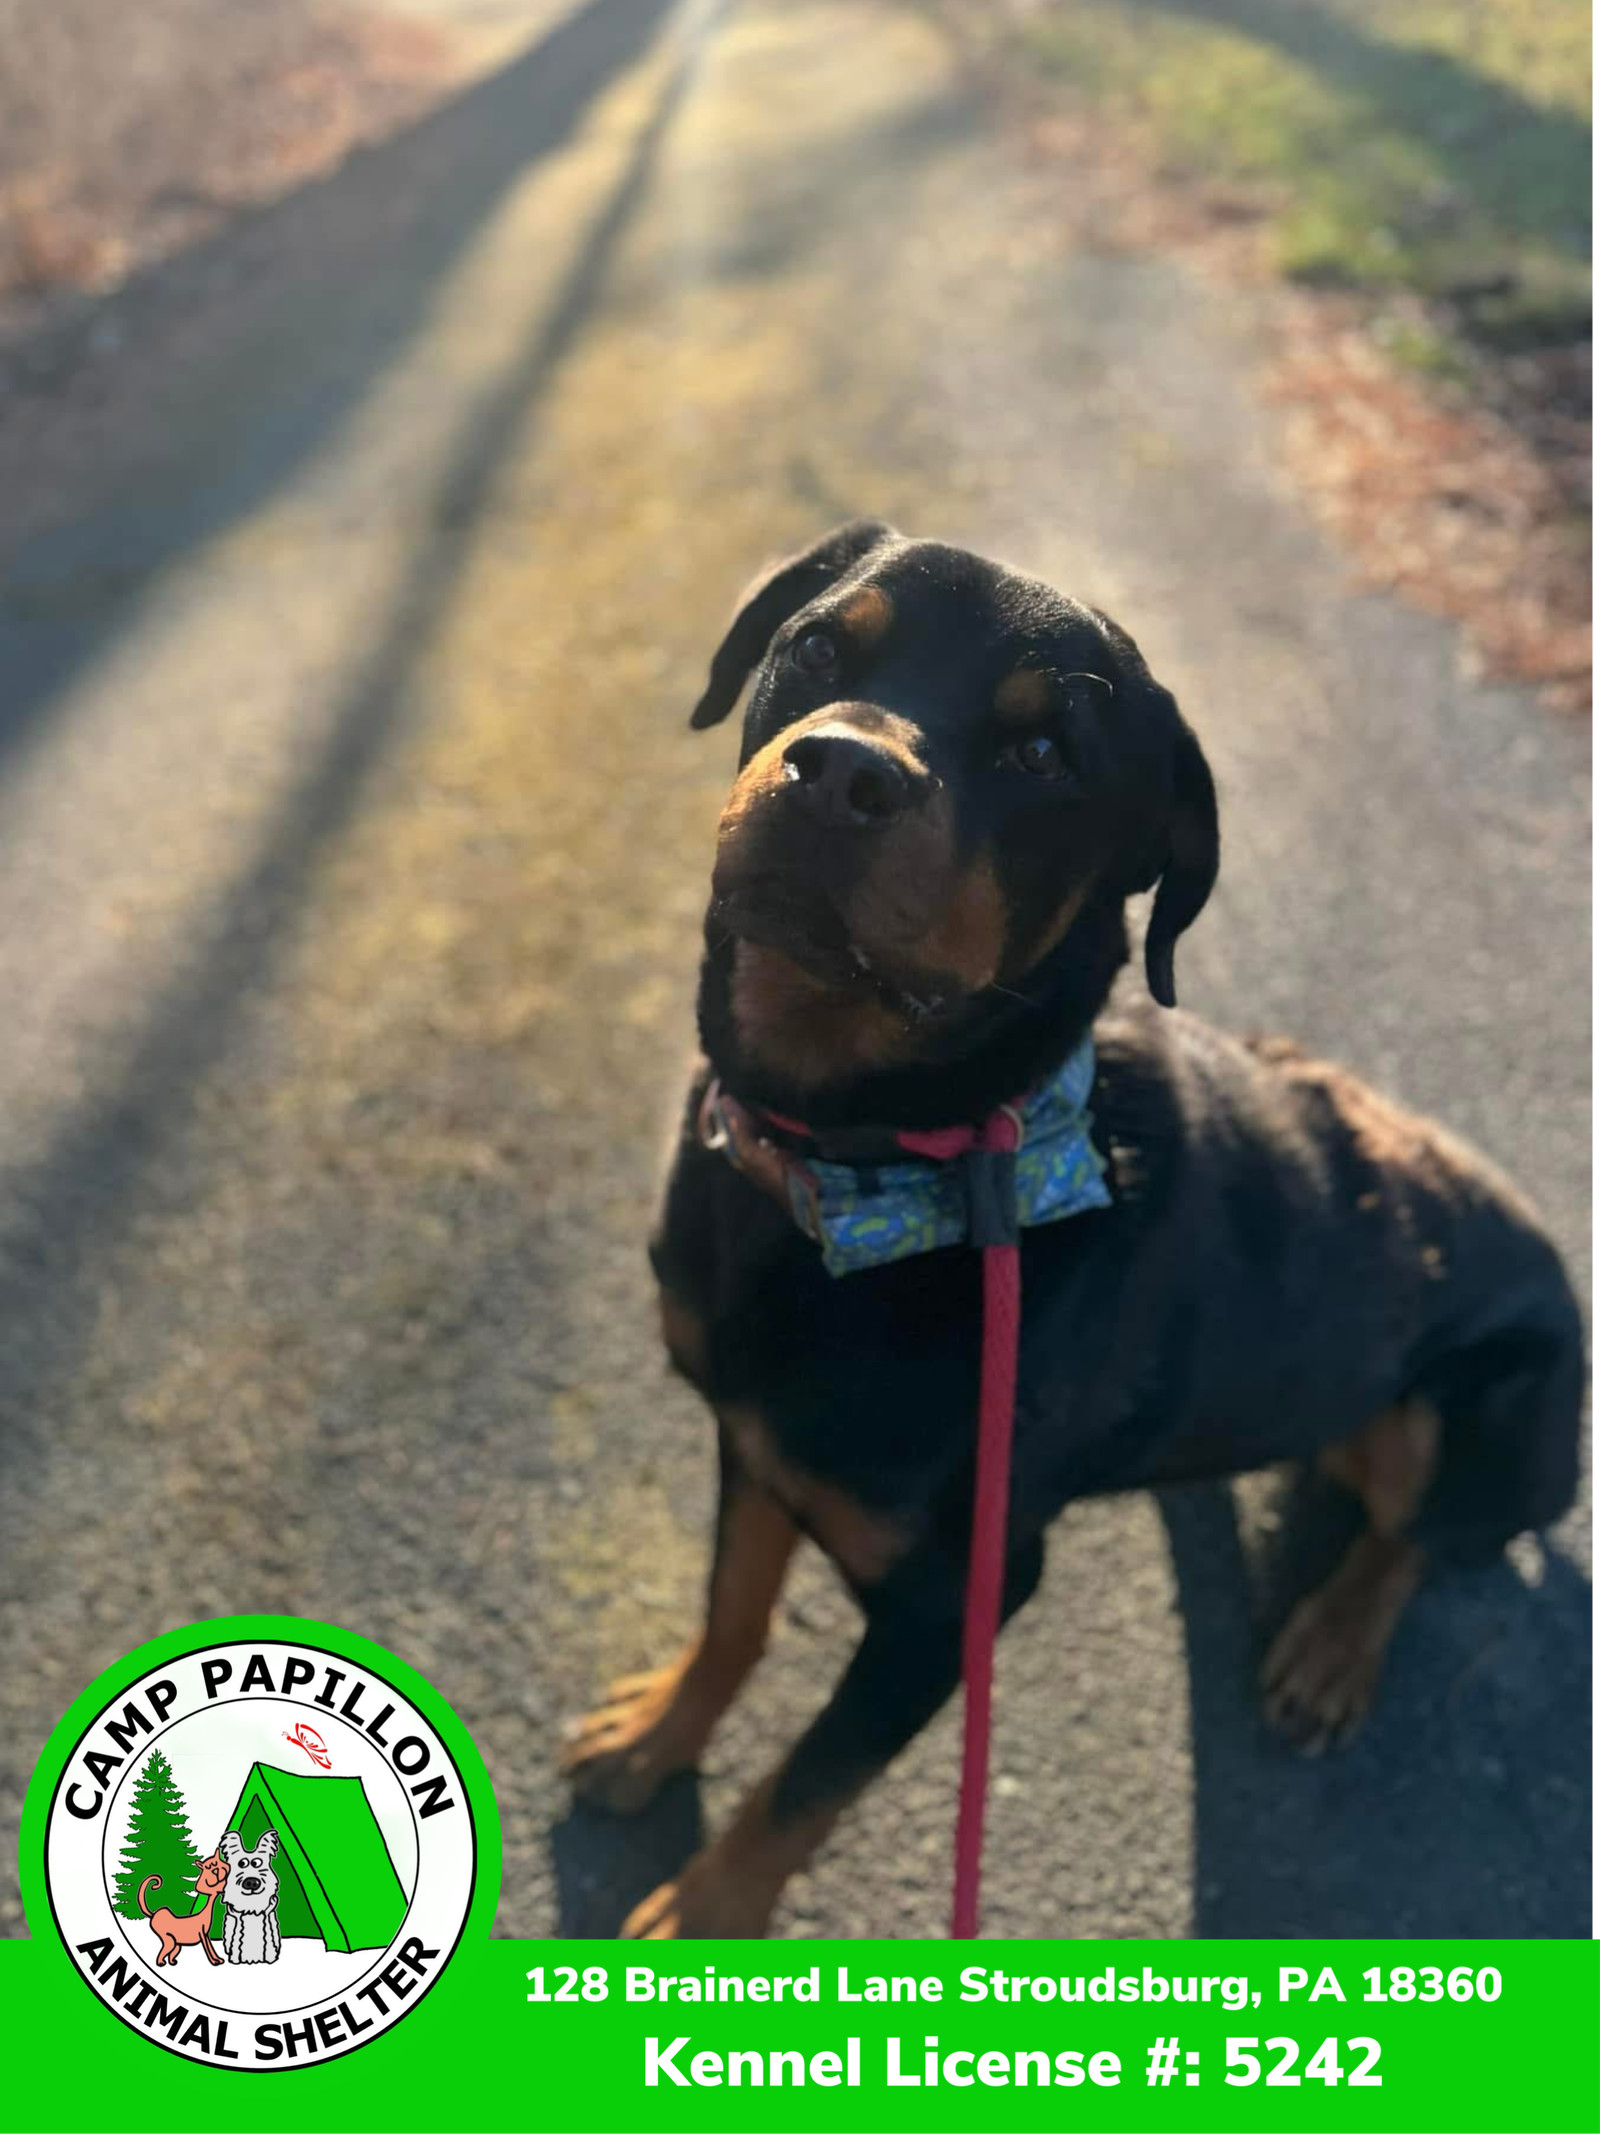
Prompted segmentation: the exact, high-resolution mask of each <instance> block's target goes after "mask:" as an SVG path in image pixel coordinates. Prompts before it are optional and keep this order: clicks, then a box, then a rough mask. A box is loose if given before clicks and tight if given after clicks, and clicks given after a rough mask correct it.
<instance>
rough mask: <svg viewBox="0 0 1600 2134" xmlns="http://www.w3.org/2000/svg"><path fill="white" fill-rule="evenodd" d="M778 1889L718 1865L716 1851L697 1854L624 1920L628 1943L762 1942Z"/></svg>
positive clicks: (623, 1932) (623, 1925)
mask: <svg viewBox="0 0 1600 2134" xmlns="http://www.w3.org/2000/svg"><path fill="white" fill-rule="evenodd" d="M775 1901H776V1896H775V1893H768V1892H766V1891H763V1890H761V1889H759V1888H756V1887H753V1886H752V1884H751V1883H750V1881H749V1880H748V1878H746V1877H742V1876H738V1875H735V1874H733V1873H732V1872H730V1871H729V1870H728V1869H726V1868H724V1867H722V1866H721V1865H719V1863H718V1860H717V1856H716V1852H715V1850H714V1849H713V1850H711V1851H709V1852H702V1853H696V1855H695V1857H694V1858H693V1859H692V1860H691V1861H690V1862H689V1864H688V1866H687V1867H686V1868H685V1869H684V1871H683V1873H682V1874H681V1875H680V1876H679V1877H678V1879H677V1881H676V1882H663V1883H662V1885H661V1887H660V1888H659V1889H658V1890H652V1891H651V1893H650V1895H649V1896H648V1897H646V1899H645V1900H644V1902H643V1904H636V1905H635V1906H634V1908H633V1910H632V1911H631V1912H630V1913H629V1914H628V1916H627V1918H626V1919H625V1920H624V1921H623V1923H622V1931H621V1938H622V1940H624V1941H699V1940H706V1941H759V1940H760V1939H761V1937H762V1936H763V1935H764V1934H765V1933H766V1931H767V1927H768V1924H769V1922H770V1921H771V1918H772V1907H773V1904H774V1902H775Z"/></svg>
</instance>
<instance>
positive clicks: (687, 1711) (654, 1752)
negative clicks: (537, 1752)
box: [561, 1660, 716, 1815]
mask: <svg viewBox="0 0 1600 2134" xmlns="http://www.w3.org/2000/svg"><path fill="white" fill-rule="evenodd" d="M715 1716H716V1714H715V1712H714V1711H713V1710H712V1709H711V1708H710V1704H709V1700H707V1699H706V1698H705V1697H703V1696H702V1695H701V1694H700V1691H699V1687H698V1685H697V1682H696V1678H695V1669H694V1664H693V1661H692V1660H689V1661H678V1662H676V1663H675V1664H674V1665H673V1666H671V1667H658V1668H654V1669H652V1671H651V1672H650V1673H649V1674H643V1675H624V1676H623V1677H622V1679H621V1680H620V1681H618V1682H613V1683H612V1685H611V1687H610V1689H609V1690H608V1691H607V1692H606V1697H605V1702H604V1703H603V1704H601V1705H599V1706H598V1707H597V1708H596V1709H595V1710H594V1711H592V1712H590V1713H589V1714H588V1716H587V1717H586V1718H583V1719H580V1720H578V1721H577V1722H576V1723H575V1724H574V1726H573V1727H572V1729H571V1732H570V1736H569V1739H568V1741H567V1745H566V1747H565V1748H564V1749H563V1750H562V1753H561V1769H562V1772H563V1775H564V1776H565V1777H566V1779H567V1781H568V1783H569V1784H570V1785H571V1787H572V1790H573V1792H574V1793H576V1794H578V1795H579V1796H580V1797H581V1798H582V1799H584V1800H586V1801H590V1802H592V1803H593V1804H594V1806H595V1807H597V1808H609V1809H611V1810H612V1812H613V1813H614V1814H617V1815H634V1814H636V1813H637V1812H638V1811H639V1809H641V1808H644V1807H647V1806H648V1805H649V1803H650V1802H651V1801H652V1800H653V1799H654V1798H655V1796H656V1794H657V1793H658V1792H659V1791H660V1789H661V1787H662V1786H663V1785H664V1784H665V1782H666V1781H667V1779H669V1778H671V1777H672V1776H673V1774H674V1773H675V1772H678V1771H691V1770H693V1768H694V1766H695V1765H696V1764H697V1763H698V1762H699V1760H700V1752H701V1750H702V1749H703V1748H704V1747H705V1745H706V1738H707V1736H708V1735H709V1733H710V1731H711V1726H712V1723H713V1721H714V1719H715Z"/></svg>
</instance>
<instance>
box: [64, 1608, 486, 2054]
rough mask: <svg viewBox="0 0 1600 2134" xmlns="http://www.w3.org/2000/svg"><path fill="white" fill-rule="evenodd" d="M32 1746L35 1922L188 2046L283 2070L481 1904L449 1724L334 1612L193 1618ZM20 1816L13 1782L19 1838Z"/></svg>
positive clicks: (481, 1789) (476, 1817)
mask: <svg viewBox="0 0 1600 2134" xmlns="http://www.w3.org/2000/svg"><path fill="white" fill-rule="evenodd" d="M254 1620H259V1621H262V1622H265V1623H268V1624H270V1626H271V1628H272V1630H274V1631H276V1632H278V1633H282V1632H285V1631H287V1632H288V1633H290V1634H288V1635H283V1634H276V1635H266V1634H251V1632H250V1629H249V1628H248V1626H249V1625H250V1624H251V1623H252V1621H254ZM296 1632H298V1633H299V1634H298V1635H296V1634H294V1633H296ZM241 1633H243V1634H241ZM63 1734H65V1735H67V1736H69V1737H70V1738H68V1739H67V1740H65V1741H64V1742H63V1740H62V1736H63ZM51 1751H59V1752H60V1753H58V1754H56V1755H55V1756H52V1753H51ZM51 1751H47V1752H46V1758H45V1759H44V1762H42V1763H41V1775H43V1774H44V1770H45V1764H47V1763H51V1764H53V1765H54V1775H53V1780H52V1784H51V1791H50V1794H49V1797H48V1802H47V1805H45V1806H44V1808H43V1811H42V1813H43V1822H44V1827H43V1833H42V1835H43V1848H42V1850H43V1865H44V1885H45V1893H46V1899H47V1902H48V1905H49V1908H50V1912H51V1915H52V1917H53V1919H54V1921H55V1925H56V1929H57V1931H58V1932H59V1934H60V1936H61V1939H62V1941H63V1943H64V1944H65V1947H66V1950H67V1953H68V1955H69V1956H70V1958H71V1960H72V1962H73V1964H74V1965H75V1967H76V1968H77V1970H78V1972H79V1973H80V1975H81V1976H82V1978H83V1979H84V1981H85V1983H86V1984H87V1985H88V1986H89V1987H90V1989H91V1990H92V1991H93V1993H94V1994H95V1995H96V1997H97V1998H98V1999H99V2000H100V2001H101V2002H103V2003H104V2005H105V2006H106V2007H107V2008H109V2009H110V2010H112V2011H113V2012H114V2013H115V2014H116V2015H117V2016H118V2017H119V2018H120V2019H121V2020H122V2021H123V2022H124V2023H126V2024H128V2025H129V2026H130V2027H131V2028H133V2029H135V2030H138V2031H141V2032H143V2033H144V2034H145V2035H146V2036H147V2037H149V2038H150V2040H151V2041H152V2042H153V2043H154V2044H157V2045H160V2046H163V2047H165V2048H166V2049H167V2050H169V2051H172V2052H176V2053H180V2054H182V2055H183V2056H184V2057H185V2058H187V2059H193V2060H201V2061H206V2062H209V2063H210V2064H212V2065H214V2066H219V2067H234V2068H249V2069H252V2070H259V2069H282V2068H293V2067H303V2066H307V2065H312V2064H315V2063H316V2062H319V2061H324V2060H329V2059H333V2058H336V2057H337V2056H338V2055H340V2054H342V2053H346V2052H350V2051H352V2050H353V2049H354V2048H355V2047H356V2046H359V2045H365V2044H368V2043H369V2042H370V2041H372V2040H373V2039H375V2038H377V2037H379V2036H381V2035H382V2033H383V2032H384V2031H385V2030H387V2029H389V2028H391V2027H392V2026H393V2025H394V2024H395V2023H397V2022H398V2021H400V2020H401V2019H402V2018H403V2017H405V2016H408V2015H409V2014H410V2013H411V2012H412V2011H413V2010H414V2009H415V2008H416V2007H417V2006H418V2004H419V2003H420V2002H421V2001H422V2000H423V1998H424V1997H425V1995H426V1994H427V1992H428V1990H429V1988H430V1987H431V1986H432V1985H433V1983H434V1981H435V1980H436V1979H437V1977H438V1976H439V1974H440V1972H441V1971H442V1969H443V1968H444V1966H445V1965H446V1964H447V1963H448V1962H449V1960H450V1957H451V1955H452V1954H453V1953H454V1951H455V1948H456V1945H457V1943H458V1941H459V1940H460V1938H461V1934H462V1931H463V1928H464V1926H465V1925H466V1922H467V1918H468V1914H469V1912H470V1911H478V1912H480V1913H484V1912H486V1911H489V1910H492V1905H493V1898H494V1892H493V1890H492V1888H488V1889H485V1888H483V1887H482V1886H481V1877H480V1868H481V1866H482V1860H481V1857H480V1856H481V1854H482V1852H483V1841H484V1838H485V1836H488V1837H489V1839H490V1845H489V1853H490V1857H491V1858H493V1857H494V1855H495V1854H497V1851H498V1845H497V1842H496V1841H495V1840H494V1836H493V1832H492V1830H491V1831H489V1832H487V1833H486V1832H485V1831H484V1830H483V1829H482V1828H481V1827H480V1826H481V1825H482V1824H483V1823H484V1822H485V1820H487V1821H488V1822H489V1823H490V1824H491V1825H492V1823H493V1803H492V1799H491V1798H490V1797H489V1794H488V1785H487V1780H486V1778H485V1777H484V1775H483V1770H482V1765H481V1764H480V1763H479V1762H478V1760H477V1758H476V1756H475V1754H474V1753H473V1752H472V1749H471V1744H470V1742H469V1741H468V1740H467V1737H466V1735H465V1733H464V1732H463V1730H462V1729H461V1727H460V1724H459V1722H458V1721H456V1720H455V1719H454V1717H453V1715H451V1714H450V1713H449V1711H448V1708H447V1707H446V1706H444V1705H443V1704H442V1702H441V1701H440V1700H439V1699H438V1697H437V1696H436V1694H435V1693H434V1692H433V1691H431V1690H430V1689H429V1688H428V1685H427V1684H425V1683H423V1682H422V1681H421V1679H420V1678H419V1677H417V1676H415V1675H413V1674H412V1673H411V1671H410V1670H409V1669H407V1668H405V1667H404V1666H402V1664H401V1663H400V1662H399V1661H398V1660H395V1659H393V1658H392V1657H391V1656H390V1655H389V1654H387V1653H384V1652H383V1651H381V1650H380V1648H378V1647H377V1646H374V1645H368V1644H367V1643H366V1642H365V1640H361V1639H354V1638H351V1637H349V1636H348V1635H347V1634H346V1633H343V1632H336V1631H332V1630H324V1629H323V1628H322V1626H320V1625H315V1624H310V1623H303V1624H297V1623H295V1622H294V1621H293V1619H292V1618H271V1619H250V1618H244V1619H239V1620H234V1621H229V1622H225V1623H211V1624H198V1625H196V1626H195V1627H194V1628H193V1629H191V1630H189V1631H186V1632H182V1633H179V1634H178V1635H177V1636H176V1637H173V1638H164V1639H161V1640H159V1641H158V1642H157V1644H156V1645H153V1646H149V1647H146V1648H144V1649H143V1651H142V1652H140V1653H136V1654H134V1655H133V1656H132V1659H131V1660H130V1661H129V1662H128V1663H125V1664H124V1666H123V1667H122V1668H120V1669H114V1670H113V1671H112V1672H111V1673H110V1674H108V1675H106V1676H104V1677H102V1679H101V1681H100V1682H99V1683H97V1684H95V1686H94V1688H93V1690H91V1691H90V1692H88V1693H86V1697H85V1698H83V1699H80V1700H79V1703H78V1704H77V1705H75V1706H74V1708H73V1710H72V1712H71V1713H69V1714H68V1717H67V1720H66V1721H64V1722H63V1727H62V1729H61V1730H58V1735H57V1739H56V1740H55V1741H53V1742H52V1744H51ZM308 1759H309V1760H308ZM37 1784H38V1781H36V1786H37ZM474 1796H476V1806H475V1800H474ZM486 1807H487V1817H486V1816H485V1808H486ZM38 1813H39V1811H38V1809H37V1807H36V1802H35V1799H34V1796H33V1794H31V1793H30V1799H29V1818H30V1822H32V1823H33V1825H34V1835H35V1836H37V1835H39V1832H38V1823H37V1816H38ZM29 1849H30V1848H28V1847H27V1846H25V1853H26V1852H27V1851H28V1850H29ZM491 1879H492V1877H491ZM475 1894H476V1896H477V1899H478V1900H479V1901H478V1902H477V1903H475V1901H474V1899H475Z"/></svg>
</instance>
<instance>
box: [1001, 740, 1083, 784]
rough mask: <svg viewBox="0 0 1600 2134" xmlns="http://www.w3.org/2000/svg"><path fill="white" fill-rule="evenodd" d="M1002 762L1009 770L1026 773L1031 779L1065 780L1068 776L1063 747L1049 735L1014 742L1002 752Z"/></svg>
mask: <svg viewBox="0 0 1600 2134" xmlns="http://www.w3.org/2000/svg"><path fill="white" fill-rule="evenodd" d="M1000 761H1001V763H1002V764H1004V765H1005V766H1007V768H1010V769H1015V770H1019V771H1026V772H1027V773H1028V775H1029V776H1030V777H1031V778H1064V777H1065V776H1066V775H1067V767H1068V766H1067V759H1066V757H1065V755H1064V754H1063V753H1062V750H1061V745H1060V743H1059V742H1057V741H1054V740H1052V739H1051V737H1050V735H1049V734H1029V735H1028V737H1027V739H1026V740H1024V741H1013V742H1012V743H1011V745H1010V746H1009V747H1008V748H1005V749H1002V750H1001V752H1000Z"/></svg>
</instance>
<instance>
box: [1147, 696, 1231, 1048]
mask: <svg viewBox="0 0 1600 2134" xmlns="http://www.w3.org/2000/svg"><path fill="white" fill-rule="evenodd" d="M1174 713H1175V714H1176V706H1174ZM1217 856H1218V831H1217V789H1216V787H1215V785H1214V784H1213V783H1212V779H1211V766H1210V765H1209V764H1208V763H1207V762H1206V759H1205V754H1204V751H1203V750H1202V749H1201V746H1200V743H1199V742H1198V741H1197V740H1196V739H1195V737H1194V734H1193V733H1192V732H1191V730H1190V728H1189V727H1188V726H1187V725H1186V724H1185V723H1184V722H1183V720H1182V719H1181V718H1180V719H1179V720H1178V738H1177V747H1176V753H1175V755H1174V758H1173V766H1172V814H1171V817H1170V818H1169V821H1168V825H1167V843H1166V856H1165V858H1164V859H1163V861H1162V863H1161V869H1160V872H1161V886H1160V887H1159V888H1158V889H1157V891H1156V901H1155V908H1154V909H1153V910H1152V912H1151V914H1150V925H1149V927H1148V929H1147V930H1146V933H1145V937H1144V968H1145V976H1146V978H1147V979H1148V980H1149V983H1150V990H1151V992H1152V993H1153V994H1154V995H1155V997H1156V999H1157V1000H1158V1001H1160V1003H1161V1005H1162V1007H1164V1008H1175V1007H1176V1006H1177V1004H1178V993H1177V987H1176V986H1175V984H1174V982H1173V976H1172V952H1173V950H1174V949H1175V948H1176V947H1177V944H1178V936H1179V935H1180V934H1181V933H1182V932H1183V930H1184V929H1185V927H1188V926H1192V925H1193V924H1194V922H1195V920H1196V919H1198V918H1199V916H1200V913H1201V911H1202V910H1203V909H1204V907H1205V901H1206V898H1207V897H1209V896H1210V894H1211V885H1212V884H1213V883H1214V882H1215V881H1216V879H1217Z"/></svg>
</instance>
